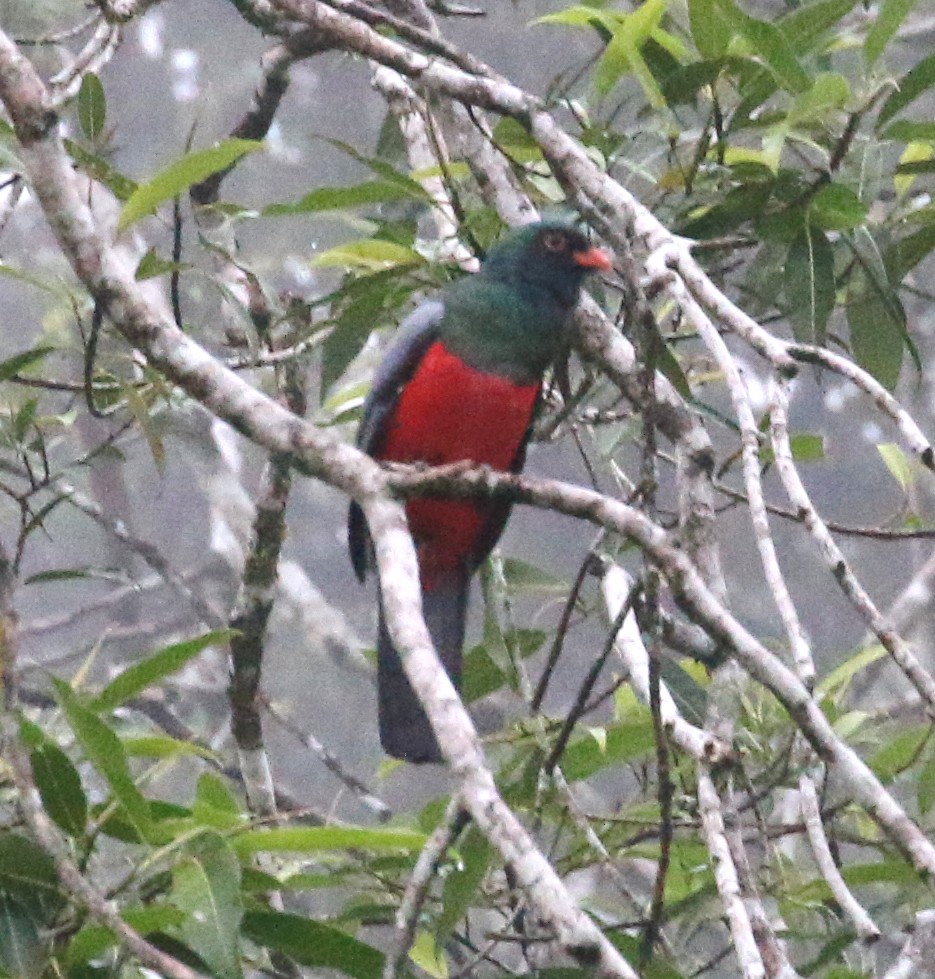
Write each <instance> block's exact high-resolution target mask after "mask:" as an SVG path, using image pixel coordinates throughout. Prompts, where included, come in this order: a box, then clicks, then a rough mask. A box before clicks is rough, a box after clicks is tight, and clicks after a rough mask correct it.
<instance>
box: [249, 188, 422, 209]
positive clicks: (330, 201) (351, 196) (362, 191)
mask: <svg viewBox="0 0 935 979" xmlns="http://www.w3.org/2000/svg"><path fill="white" fill-rule="evenodd" d="M415 186H416V187H419V185H418V184H415ZM419 189H420V190H421V187H419ZM415 196H416V195H415V194H414V192H413V191H412V190H411V189H410V188H408V187H405V186H401V185H400V184H398V183H391V182H390V181H387V180H371V181H369V182H368V183H363V184H357V186H355V187H319V188H317V189H316V190H313V191H311V192H310V193H308V194H306V195H305V196H304V197H303V198H302V199H301V200H300V201H296V202H295V203H294V204H270V205H269V207H267V208H264V210H263V214H264V215H266V216H277V215H285V214H313V213H316V212H318V211H333V210H338V209H341V208H351V207H365V206H367V205H373V204H385V203H387V202H389V201H400V200H407V199H409V200H411V199H413V198H414V197H415ZM421 196H422V197H425V193H424V191H423V193H422V195H421Z"/></svg>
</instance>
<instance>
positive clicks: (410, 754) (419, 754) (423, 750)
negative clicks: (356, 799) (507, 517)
mask: <svg viewBox="0 0 935 979" xmlns="http://www.w3.org/2000/svg"><path fill="white" fill-rule="evenodd" d="M469 584H470V582H469V577H468V575H467V573H464V574H460V575H453V576H451V577H449V578H446V579H444V580H443V581H440V582H438V583H437V584H436V585H435V587H434V588H432V590H431V591H429V592H427V593H425V594H424V595H423V598H422V611H423V614H424V615H425V624H426V625H427V626H428V629H429V633H430V634H431V636H432V642H433V643H434V644H435V649H436V651H437V652H438V655H439V657H440V658H441V661H442V663H443V664H444V667H445V669H446V670H447V671H448V675H449V676H450V677H451V680H452V682H453V683H454V685H455V687H460V682H461V648H462V646H463V645H464V619H465V615H466V614H467V600H468V588H469ZM377 686H378V689H379V700H380V744H382V745H383V750H384V751H386V753H387V754H389V755H392V756H393V757H394V758H402V759H404V760H406V761H410V762H416V763H422V762H440V761H443V760H444V759H443V758H442V754H441V751H440V750H439V747H438V742H437V741H436V740H435V734H434V732H433V731H432V726H431V724H429V719H428V717H426V715H425V711H424V710H423V709H422V705H421V704H420V703H419V698H418V697H417V696H416V695H415V692H414V691H413V689H412V687H411V686H410V684H409V680H408V678H407V677H406V674H405V672H404V670H403V664H402V662H401V660H400V658H399V653H397V652H396V650H395V649H394V647H393V644H392V642H390V636H389V633H388V632H387V630H386V623H385V622H384V620H383V607H382V603H381V606H380V630H379V634H378V636H377Z"/></svg>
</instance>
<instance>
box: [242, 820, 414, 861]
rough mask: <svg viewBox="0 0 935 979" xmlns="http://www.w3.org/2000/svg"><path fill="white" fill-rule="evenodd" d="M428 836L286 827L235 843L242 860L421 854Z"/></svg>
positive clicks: (251, 833)
mask: <svg viewBox="0 0 935 979" xmlns="http://www.w3.org/2000/svg"><path fill="white" fill-rule="evenodd" d="M425 840H426V836H425V834H424V833H416V832H414V831H412V830H406V829H363V828H358V827H356V826H284V827H280V828H278V829H252V830H247V831H246V832H245V833H240V834H239V835H237V836H235V837H233V838H232V839H231V843H232V845H233V847H234V849H235V850H236V851H237V853H238V854H239V855H240V856H241V857H245V856H248V855H249V854H251V853H282V852H289V853H320V852H322V851H325V850H353V849H357V850H377V851H384V850H405V851H406V852H408V853H418V851H419V850H421V849H422V847H423V846H425Z"/></svg>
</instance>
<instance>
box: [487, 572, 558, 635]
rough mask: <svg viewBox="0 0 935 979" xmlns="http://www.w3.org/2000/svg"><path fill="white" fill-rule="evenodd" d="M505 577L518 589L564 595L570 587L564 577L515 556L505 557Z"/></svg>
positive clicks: (512, 587)
mask: <svg viewBox="0 0 935 979" xmlns="http://www.w3.org/2000/svg"><path fill="white" fill-rule="evenodd" d="M503 577H504V578H505V579H506V583H507V584H508V585H509V586H510V588H511V589H514V590H516V591H524V592H536V593H541V592H546V593H548V594H552V595H564V594H565V593H566V592H567V591H568V587H569V585H568V582H567V581H566V580H565V579H564V578H559V577H558V576H557V575H554V574H551V573H550V572H548V571H546V570H545V569H544V568H539V567H536V565H534V564H530V563H529V562H528V561H521V560H519V558H515V557H507V558H504V559H503ZM543 638H544V637H543Z"/></svg>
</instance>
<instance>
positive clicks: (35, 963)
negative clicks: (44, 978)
mask: <svg viewBox="0 0 935 979" xmlns="http://www.w3.org/2000/svg"><path fill="white" fill-rule="evenodd" d="M48 952H49V943H48V940H47V939H45V938H43V937H42V935H41V934H40V931H39V923H38V922H37V921H36V920H35V919H34V918H32V917H31V916H30V915H29V913H28V912H27V911H26V909H25V908H24V907H23V905H22V904H21V903H20V902H19V901H17V900H15V899H14V898H12V897H11V896H10V895H9V894H3V893H0V971H2V970H5V971H6V972H7V973H8V974H9V975H10V976H15V977H16V979H39V977H40V976H41V975H42V973H43V971H44V970H45V965H46V961H47V959H48Z"/></svg>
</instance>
